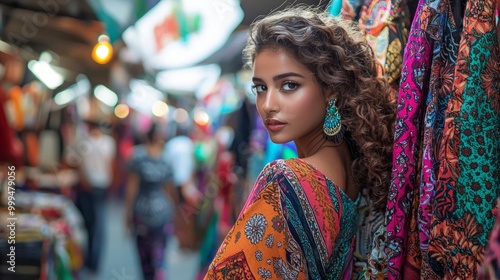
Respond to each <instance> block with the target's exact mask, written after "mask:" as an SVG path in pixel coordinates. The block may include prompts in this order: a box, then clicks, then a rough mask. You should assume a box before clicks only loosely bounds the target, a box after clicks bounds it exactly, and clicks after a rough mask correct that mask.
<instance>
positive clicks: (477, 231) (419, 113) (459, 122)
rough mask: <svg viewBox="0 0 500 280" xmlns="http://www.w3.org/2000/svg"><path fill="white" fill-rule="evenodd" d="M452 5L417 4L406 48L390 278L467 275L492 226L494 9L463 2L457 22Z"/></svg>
mask: <svg viewBox="0 0 500 280" xmlns="http://www.w3.org/2000/svg"><path fill="white" fill-rule="evenodd" d="M458 4H461V3H458ZM456 5H457V3H456V2H454V1H449V0H442V1H424V0H422V1H420V3H419V6H418V8H417V14H416V17H415V19H414V22H413V25H412V28H411V31H410V37H409V42H408V45H407V47H406V50H405V56H404V66H403V72H402V80H401V81H402V82H401V87H400V91H399V95H398V117H397V120H396V135H395V144H394V162H393V167H394V168H393V170H394V172H393V180H392V184H391V189H390V193H389V203H388V211H387V217H386V218H387V221H388V225H387V236H388V240H387V242H388V246H389V249H388V254H389V262H388V266H389V278H390V279H413V278H422V279H441V278H452V277H454V276H459V277H464V278H473V277H475V276H476V267H477V266H478V264H480V262H481V260H482V258H483V253H484V247H485V245H486V241H487V236H488V234H489V232H490V231H491V228H492V226H493V222H494V217H493V216H492V214H491V209H492V208H493V205H494V203H495V201H494V200H495V198H496V197H497V194H498V188H499V186H500V182H499V175H498V172H499V168H500V164H499V155H498V152H499V151H498V147H499V145H500V142H499V141H500V140H499V139H500V134H499V131H498V126H499V125H500V109H499V103H500V102H499V97H500V95H499V94H500V92H499V91H500V86H499V85H498V83H499V79H498V73H499V71H500V65H499V61H500V57H499V50H498V42H497V40H496V37H497V34H496V31H495V22H494V13H495V5H496V3H495V1H493V0H491V1H487V0H485V1H469V2H468V3H467V6H466V12H465V13H463V16H464V18H463V20H460V19H461V17H462V14H461V13H457V9H452V7H456ZM461 28H463V31H461ZM424 102H425V103H424Z"/></svg>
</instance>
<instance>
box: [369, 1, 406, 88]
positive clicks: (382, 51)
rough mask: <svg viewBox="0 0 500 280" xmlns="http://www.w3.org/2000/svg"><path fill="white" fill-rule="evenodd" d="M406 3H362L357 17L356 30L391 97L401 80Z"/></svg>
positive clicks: (404, 42)
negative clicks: (380, 69)
mask: <svg viewBox="0 0 500 280" xmlns="http://www.w3.org/2000/svg"><path fill="white" fill-rule="evenodd" d="M408 18H410V15H409V10H408V7H407V4H406V1H402V0H396V1H387V0H366V1H365V2H364V4H363V5H362V7H361V12H360V14H359V27H360V28H361V30H363V31H364V32H365V34H366V35H365V36H366V40H367V41H368V44H369V45H370V46H371V47H372V49H373V51H374V53H375V58H376V59H377V60H378V62H380V64H382V65H383V66H384V70H385V71H384V72H385V73H384V75H385V76H386V77H387V80H388V82H389V85H390V86H391V92H392V95H393V96H394V97H395V95H396V93H397V91H398V86H399V81H400V77H401V68H402V64H403V51H404V46H405V45H406V42H407V38H408V27H409V25H410V23H409V21H408Z"/></svg>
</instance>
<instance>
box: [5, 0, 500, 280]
mask: <svg viewBox="0 0 500 280" xmlns="http://www.w3.org/2000/svg"><path fill="white" fill-rule="evenodd" d="M392 2H393V3H392V6H391V1H380V0H366V1H360V0H349V1H347V0H344V1H333V2H332V3H330V1H320V0H307V1H286V0H241V1H239V0H86V1H84V0H38V1H35V0H0V185H1V186H2V188H0V194H1V201H2V203H1V204H2V205H3V206H5V207H3V208H2V210H1V211H0V215H1V217H2V218H1V219H0V220H1V221H2V222H1V223H2V226H1V227H0V233H1V235H0V254H1V256H0V260H2V261H1V263H0V279H65V280H66V279H84V280H87V279H89V280H92V279H113V280H122V279H123V280H126V279H130V280H132V279H142V277H143V275H144V277H145V278H146V277H147V275H146V274H147V273H146V271H147V270H148V269H151V268H150V267H148V266H158V264H157V263H156V262H158V261H159V262H162V263H161V264H159V266H161V267H162V270H163V272H164V275H163V277H164V278H165V279H166V278H168V279H199V277H202V276H204V272H205V269H206V267H207V265H208V264H209V263H210V261H211V259H212V257H213V256H214V253H215V251H216V250H217V248H218V246H219V244H220V242H221V240H222V239H223V238H224V236H225V235H226V233H227V232H228V231H229V229H230V228H231V226H232V225H233V223H234V221H235V219H236V217H237V215H238V214H239V211H240V209H241V208H242V206H243V203H244V202H245V199H246V197H247V194H248V192H249V190H250V188H251V186H252V184H253V182H254V180H255V178H256V177H257V175H258V172H259V171H260V170H261V169H262V167H263V166H264V165H265V164H266V163H268V162H270V161H272V160H274V159H277V158H293V157H296V156H297V154H296V150H295V147H294V145H293V143H286V144H280V145H277V144H274V143H272V142H271V141H270V140H269V137H268V135H267V132H266V130H265V128H264V127H263V126H262V123H261V122H260V120H259V119H258V116H257V113H256V110H255V106H254V96H253V95H252V93H251V91H250V85H251V75H252V73H251V71H250V70H249V69H247V68H245V67H244V61H243V60H242V54H241V52H242V50H243V48H244V46H245V43H246V41H247V39H248V26H249V25H250V24H251V22H252V21H254V20H255V19H256V18H258V17H259V16H262V15H266V14H268V13H269V12H271V11H274V10H277V9H284V8H286V7H287V6H289V5H291V4H299V3H304V4H311V5H318V6H320V7H322V8H324V9H329V11H330V12H331V13H332V14H333V15H340V16H342V17H344V18H346V19H352V20H354V21H356V22H358V23H359V26H360V27H361V29H362V30H363V31H364V32H365V33H366V37H367V39H368V40H369V42H370V44H371V45H372V47H373V49H374V51H375V53H376V55H377V59H379V61H380V62H381V64H382V65H384V67H385V72H384V74H385V75H387V77H388V80H389V82H390V84H391V86H392V89H393V92H394V97H395V98H397V91H398V87H399V84H400V77H401V70H402V67H403V64H402V57H403V51H404V47H405V44H406V40H407V37H408V32H409V29H410V25H411V22H412V19H413V17H414V14H415V10H416V9H417V5H418V1H410V0H409V1H392ZM421 2H426V1H421ZM452 2H454V3H455V4H456V5H455V8H457V9H458V10H460V9H462V10H463V8H464V7H465V6H464V2H466V1H461V3H460V1H452ZM461 5H462V6H461ZM462 16H463V14H462ZM388 22H390V23H391V24H387V23H388ZM497 78H498V76H497ZM159 161H161V163H160V162H159ZM163 163H166V165H165V166H166V167H165V168H162V165H161V164H163ZM9 166H15V216H16V218H17V224H16V225H17V227H16V236H15V238H16V273H15V274H13V273H10V272H9V271H7V267H8V263H6V261H4V258H6V255H7V254H8V253H9V247H10V245H9V244H8V242H7V238H4V237H5V236H8V235H9V232H8V229H7V228H6V227H5V226H3V223H6V222H4V221H6V217H7V215H8V210H7V205H8V200H9V195H10V194H9V191H8V190H9V189H8V188H7V186H8V182H9V179H8V178H9V176H8V172H9V169H8V167H9ZM148 178H156V179H154V180H153V179H148ZM159 178H164V180H163V179H159ZM153 181H154V183H152V182H153ZM160 181H161V182H162V184H161V186H160V185H158V182H160ZM164 181H165V183H166V185H165V186H167V187H166V188H167V193H168V194H169V195H168V197H167V198H166V199H165V200H162V199H159V200H158V195H157V194H158V193H155V191H158V189H161V188H163V182H164ZM144 190H147V191H144ZM139 198H141V199H144V203H143V204H144V206H137V205H138V204H140V203H139V202H137V203H135V202H132V201H136V200H137V201H139V200H140V199H139ZM158 213H160V214H161V213H163V214H165V215H166V216H165V217H160V216H158V215H160V214H158ZM141 215H142V216H141ZM151 217H155V218H156V220H154V219H152V218H151ZM162 219H163V220H162ZM157 220H158V221H159V220H162V221H159V222H158V221H157ZM158 224H160V225H161V226H162V228H161V232H156V231H155V230H156V228H157V226H156V225H158ZM141 231H143V232H145V233H144V234H143V235H141V234H140V232H141ZM138 232H139V234H138V235H139V236H142V237H141V238H136V237H135V235H136V234H137V233H138ZM138 247H139V248H138ZM164 247H165V248H166V250H163V248H164ZM144 248H146V249H144ZM144 250H146V251H147V252H143V251H144ZM148 250H149V251H148ZM158 254H160V255H161V254H163V256H158ZM151 255H155V256H156V257H151Z"/></svg>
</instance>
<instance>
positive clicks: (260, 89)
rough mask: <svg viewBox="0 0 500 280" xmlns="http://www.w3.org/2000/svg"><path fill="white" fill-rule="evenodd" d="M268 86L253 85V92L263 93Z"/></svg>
mask: <svg viewBox="0 0 500 280" xmlns="http://www.w3.org/2000/svg"><path fill="white" fill-rule="evenodd" d="M266 89H267V88H266V86H263V85H253V86H252V92H253V93H254V94H258V93H261V92H263V91H266Z"/></svg>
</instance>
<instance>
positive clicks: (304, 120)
mask: <svg viewBox="0 0 500 280" xmlns="http://www.w3.org/2000/svg"><path fill="white" fill-rule="evenodd" d="M253 70H254V71H253V83H254V86H253V90H254V93H255V94H256V97H257V98H256V106H257V110H258V111H259V115H260V117H261V118H262V121H263V122H264V125H265V126H266V128H267V131H268V132H269V136H270V137H271V140H272V141H273V142H275V143H286V142H289V141H296V140H298V139H301V138H302V137H304V136H307V135H309V134H310V133H311V132H314V131H322V127H323V122H324V117H325V111H326V99H325V98H324V96H323V93H322V90H321V87H320V85H319V84H318V82H317V81H316V79H315V77H314V74H313V73H312V72H311V71H310V70H309V69H308V68H307V67H306V66H304V65H303V64H301V63H300V62H299V61H297V60H296V59H295V58H293V57H292V56H290V55H289V54H288V53H287V52H284V51H275V50H264V51H262V52H261V53H260V54H258V55H257V56H256V58H255V61H254V67H253Z"/></svg>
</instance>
